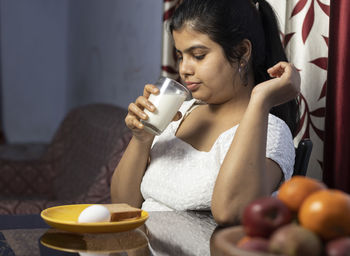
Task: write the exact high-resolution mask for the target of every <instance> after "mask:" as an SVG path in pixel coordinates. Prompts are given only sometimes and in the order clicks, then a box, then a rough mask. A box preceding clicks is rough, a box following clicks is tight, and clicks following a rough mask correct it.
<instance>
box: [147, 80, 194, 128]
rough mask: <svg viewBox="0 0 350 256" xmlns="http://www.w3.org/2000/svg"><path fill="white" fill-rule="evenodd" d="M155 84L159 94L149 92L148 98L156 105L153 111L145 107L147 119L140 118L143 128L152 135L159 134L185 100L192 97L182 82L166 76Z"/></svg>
mask: <svg viewBox="0 0 350 256" xmlns="http://www.w3.org/2000/svg"><path fill="white" fill-rule="evenodd" d="M155 85H156V86H157V87H158V88H159V94H157V95H154V94H151V95H150V97H149V98H148V100H149V101H150V102H152V104H153V105H154V106H155V107H156V110H155V111H154V112H150V111H148V110H147V109H145V110H144V111H145V113H146V114H147V115H148V119H147V120H141V123H142V124H143V125H144V129H145V130H146V131H148V132H150V133H152V134H154V135H160V134H161V133H162V132H163V131H164V130H165V128H166V127H167V126H168V125H169V123H170V122H171V121H172V120H173V118H174V116H175V114H176V113H177V111H178V110H179V108H180V107H181V105H182V103H183V102H184V101H185V100H190V99H192V95H191V92H190V91H189V90H188V89H187V88H186V87H185V86H183V85H182V84H180V83H178V82H176V81H175V80H173V79H170V78H167V77H161V78H160V79H159V80H158V81H157V82H156V83H155Z"/></svg>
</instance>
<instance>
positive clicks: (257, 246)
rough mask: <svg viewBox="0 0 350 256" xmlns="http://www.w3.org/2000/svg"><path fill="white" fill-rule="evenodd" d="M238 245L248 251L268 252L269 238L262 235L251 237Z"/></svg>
mask: <svg viewBox="0 0 350 256" xmlns="http://www.w3.org/2000/svg"><path fill="white" fill-rule="evenodd" d="M237 247H238V248H240V249H243V250H247V251H254V252H268V251H269V240H268V239H266V238H262V237H251V238H250V239H248V240H247V241H245V242H244V243H242V244H240V245H239V244H237Z"/></svg>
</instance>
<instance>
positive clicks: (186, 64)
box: [179, 57, 195, 78]
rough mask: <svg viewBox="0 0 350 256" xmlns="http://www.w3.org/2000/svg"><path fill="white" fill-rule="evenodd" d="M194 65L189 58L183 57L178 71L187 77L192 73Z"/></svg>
mask: <svg viewBox="0 0 350 256" xmlns="http://www.w3.org/2000/svg"><path fill="white" fill-rule="evenodd" d="M194 71H195V68H194V65H193V62H192V61H191V59H190V58H186V57H183V59H182V61H181V62H180V63H179V73H180V76H181V77H184V78H185V77H188V76H191V75H194Z"/></svg>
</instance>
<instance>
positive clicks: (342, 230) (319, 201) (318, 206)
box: [298, 189, 350, 240]
mask: <svg viewBox="0 0 350 256" xmlns="http://www.w3.org/2000/svg"><path fill="white" fill-rule="evenodd" d="M298 218H299V221H300V223H301V225H302V226H304V227H305V228H308V229H310V230H311V231H313V232H315V233H316V234H318V235H320V236H321V237H322V238H323V239H325V240H330V239H333V238H337V237H341V236H347V235H350V196H349V195H348V194H346V193H344V192H342V191H340V190H334V189H325V190H320V191H318V192H315V193H313V194H312V195H310V196H309V197H307V198H306V199H305V201H304V203H303V204H302V205H301V207H300V210H299V213H298Z"/></svg>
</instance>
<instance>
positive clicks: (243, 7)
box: [169, 0, 299, 134]
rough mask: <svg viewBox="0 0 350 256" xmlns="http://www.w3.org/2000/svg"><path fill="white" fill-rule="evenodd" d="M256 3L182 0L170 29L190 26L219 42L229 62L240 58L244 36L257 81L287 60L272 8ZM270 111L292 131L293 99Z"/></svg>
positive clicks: (295, 110) (295, 117) (295, 121)
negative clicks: (269, 69)
mask: <svg viewBox="0 0 350 256" xmlns="http://www.w3.org/2000/svg"><path fill="white" fill-rule="evenodd" d="M258 2H259V8H258V9H259V10H258V9H257V8H256V6H255V4H253V3H252V2H251V1H250V0H184V1H182V3H181V4H180V5H179V6H178V7H177V8H176V10H175V12H174V14H173V16H172V19H171V20H170V24H169V26H170V27H169V28H170V32H171V33H172V32H173V31H174V30H178V29H180V28H182V27H183V25H186V24H188V25H190V26H191V28H192V29H194V30H196V31H198V32H200V33H203V34H207V35H208V36H209V38H210V39H211V40H213V41H214V42H216V43H217V44H219V45H221V47H222V48H223V50H224V53H225V57H226V58H227V60H228V61H229V62H231V63H233V62H235V61H240V60H241V57H242V55H243V51H242V50H241V48H240V47H239V45H240V43H241V42H242V40H244V39H248V40H249V41H250V42H251V44H252V58H251V62H252V68H253V73H254V79H255V84H258V83H261V82H263V81H266V80H268V79H270V76H269V75H268V73H267V69H268V68H269V67H272V66H273V65H275V64H276V63H278V62H279V61H287V57H286V55H285V52H284V49H283V46H282V43H281V40H280V36H279V29H278V24H277V20H276V17H275V13H274V11H273V10H272V8H271V6H270V5H269V4H268V3H267V2H266V1H265V0H258ZM270 112H271V113H272V114H274V115H276V116H278V117H279V118H281V119H282V120H284V121H285V122H286V123H287V125H288V127H289V128H290V130H291V132H292V134H294V131H295V130H296V128H297V125H298V119H299V114H298V113H299V112H298V104H297V101H296V100H292V101H289V102H287V103H285V104H282V105H279V106H276V107H273V108H272V109H271V111H270Z"/></svg>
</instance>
